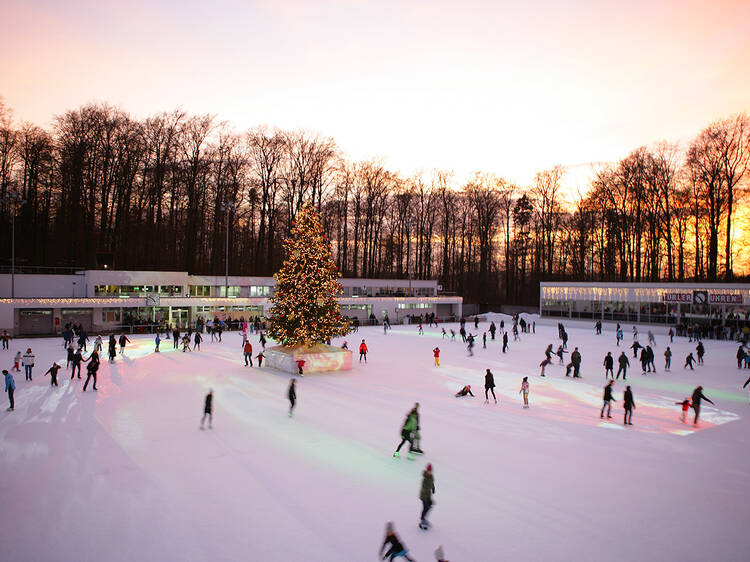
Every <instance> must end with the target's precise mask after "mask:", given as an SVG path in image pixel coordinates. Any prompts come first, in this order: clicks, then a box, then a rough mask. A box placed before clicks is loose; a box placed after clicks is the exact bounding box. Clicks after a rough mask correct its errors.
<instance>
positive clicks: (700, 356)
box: [695, 341, 706, 365]
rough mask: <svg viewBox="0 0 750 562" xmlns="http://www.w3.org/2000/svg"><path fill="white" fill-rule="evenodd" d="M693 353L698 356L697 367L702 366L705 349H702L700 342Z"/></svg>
mask: <svg viewBox="0 0 750 562" xmlns="http://www.w3.org/2000/svg"><path fill="white" fill-rule="evenodd" d="M695 351H696V352H697V354H698V365H703V356H704V355H705V354H706V348H705V347H703V342H702V341H699V342H698V345H697V346H696V348H695Z"/></svg>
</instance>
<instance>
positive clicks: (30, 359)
mask: <svg viewBox="0 0 750 562" xmlns="http://www.w3.org/2000/svg"><path fill="white" fill-rule="evenodd" d="M35 360H36V357H35V356H34V354H33V353H32V352H31V348H28V349H27V350H26V353H24V354H23V359H22V363H23V369H24V372H25V374H26V380H27V381H30V380H32V379H31V375H32V371H33V370H34V361H35Z"/></svg>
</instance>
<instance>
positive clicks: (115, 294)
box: [0, 269, 463, 336]
mask: <svg viewBox="0 0 750 562" xmlns="http://www.w3.org/2000/svg"><path fill="white" fill-rule="evenodd" d="M11 281H12V280H11V275H9V274H5V275H0V330H8V333H10V334H12V335H24V336H32V335H46V334H56V333H60V331H61V330H62V328H63V326H65V324H68V323H77V324H81V325H82V326H84V327H85V328H86V329H87V330H88V331H118V330H120V329H125V328H128V329H132V328H131V326H138V325H139V324H145V323H160V322H169V323H171V324H174V325H177V326H180V327H185V326H187V325H188V324H190V325H193V326H194V325H195V323H196V321H197V320H198V318H199V317H203V318H204V319H205V320H210V319H213V318H215V317H218V318H220V319H224V318H225V317H226V316H231V317H232V318H233V319H238V318H245V319H249V318H254V317H256V316H257V317H261V318H263V317H265V316H266V314H267V312H268V309H269V308H270V301H269V298H270V297H271V296H272V295H273V291H274V286H275V281H274V279H273V277H241V276H230V277H229V278H228V284H227V283H226V282H225V277H224V276H207V275H191V274H188V273H187V272H181V271H113V270H106V269H105V270H87V271H80V272H77V273H75V274H70V275H42V274H18V273H17V274H16V275H15V281H14V283H13V287H14V288H13V293H14V295H15V298H13V299H11V298H10V297H11ZM340 282H341V285H342V286H343V294H342V295H341V296H340V298H339V302H340V304H341V309H342V310H341V313H342V314H343V315H344V316H348V317H349V318H351V319H354V318H355V317H356V318H359V320H360V322H361V323H363V324H364V323H367V322H368V321H369V320H370V319H371V318H372V316H374V317H375V319H376V321H378V322H381V321H382V319H383V317H385V316H386V315H388V318H389V320H390V321H391V323H401V322H404V321H405V319H406V318H408V317H410V316H419V315H427V314H429V313H435V314H436V315H437V316H438V317H439V318H445V319H448V318H451V317H455V318H458V317H460V316H461V313H462V306H463V299H462V298H461V297H459V296H453V295H445V294H441V292H440V288H441V287H440V286H439V285H438V283H437V281H434V280H427V281H424V280H408V279H341V280H340ZM134 331H137V330H134Z"/></svg>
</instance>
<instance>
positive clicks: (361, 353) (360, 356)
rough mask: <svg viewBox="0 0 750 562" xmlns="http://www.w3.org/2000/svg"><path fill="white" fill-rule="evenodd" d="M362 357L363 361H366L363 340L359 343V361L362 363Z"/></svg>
mask: <svg viewBox="0 0 750 562" xmlns="http://www.w3.org/2000/svg"><path fill="white" fill-rule="evenodd" d="M362 359H364V360H365V363H367V344H366V343H365V340H362V343H361V344H359V362H360V363H362Z"/></svg>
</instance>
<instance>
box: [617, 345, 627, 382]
mask: <svg viewBox="0 0 750 562" xmlns="http://www.w3.org/2000/svg"><path fill="white" fill-rule="evenodd" d="M617 363H618V364H619V368H618V369H617V376H616V377H615V378H616V379H619V378H620V373H622V380H624V381H625V380H628V367H630V360H629V359H628V356H627V355H625V352H624V351H623V352H622V353H621V354H620V357H618V359H617Z"/></svg>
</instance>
